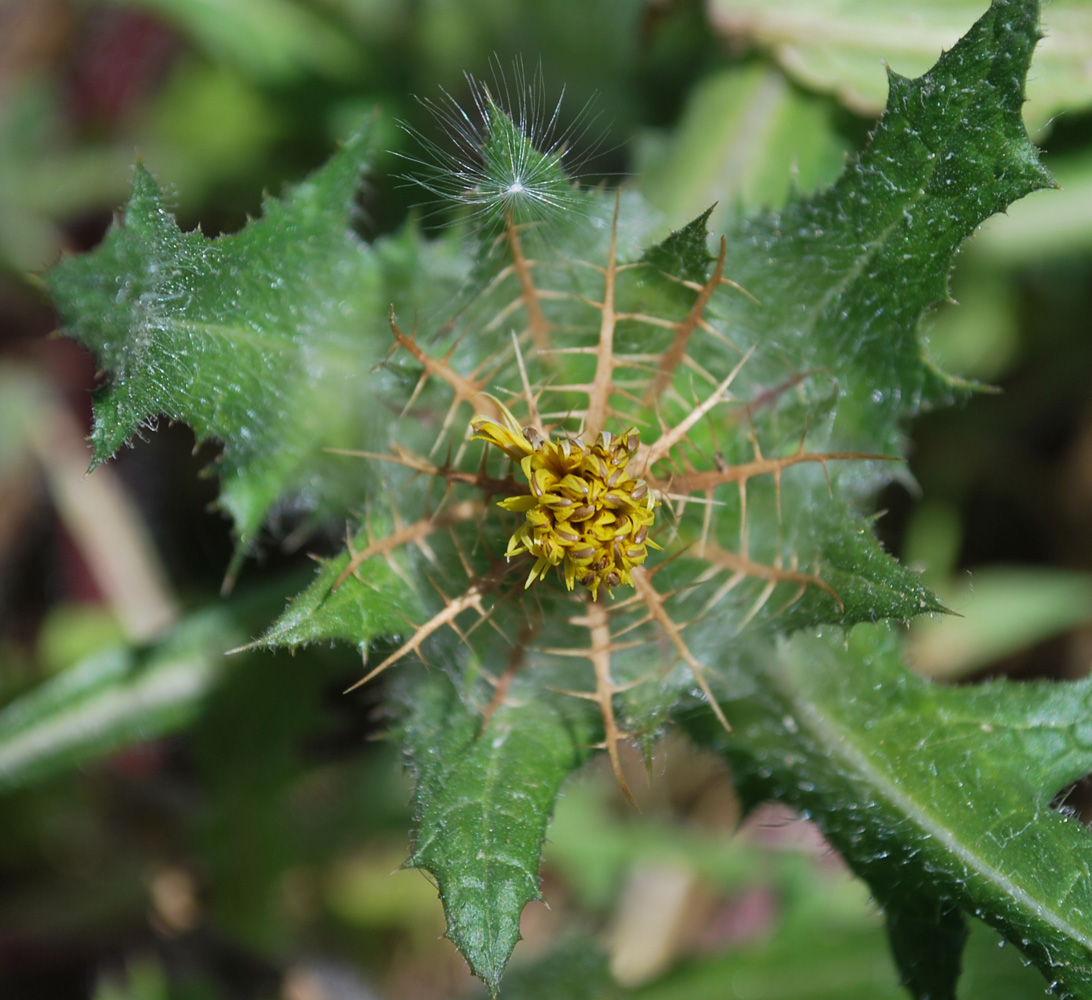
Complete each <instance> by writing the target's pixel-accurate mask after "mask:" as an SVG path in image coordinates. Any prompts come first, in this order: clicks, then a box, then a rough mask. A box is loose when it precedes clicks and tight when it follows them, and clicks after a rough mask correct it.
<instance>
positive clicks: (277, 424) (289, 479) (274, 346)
mask: <svg viewBox="0 0 1092 1000" xmlns="http://www.w3.org/2000/svg"><path fill="white" fill-rule="evenodd" d="M369 155H370V145H369V140H368V138H367V134H366V133H362V134H360V135H358V136H356V137H354V138H353V139H351V140H349V142H347V143H346V144H345V146H344V147H343V148H342V149H341V150H340V151H339V152H338V153H337V155H336V156H334V157H333V158H332V159H331V160H330V162H329V163H328V164H327V165H326V166H325V167H323V168H322V169H321V170H319V171H317V172H316V173H315V174H314V175H313V176H312V177H311V178H310V179H308V180H307V181H305V182H303V183H301V184H299V185H297V186H295V187H294V188H292V189H291V190H290V191H289V192H288V194H287V195H286V197H285V198H284V199H283V200H276V199H268V200H267V201H266V205H265V213H264V216H263V218H262V219H260V220H258V221H255V222H251V223H250V224H249V225H247V227H246V228H245V229H244V230H243V231H242V232H239V233H236V234H233V235H229V236H222V237H220V238H218V239H214V240H209V239H206V238H205V237H204V236H203V235H202V234H201V233H200V232H190V233H183V232H181V231H180V230H179V228H178V226H177V224H176V223H175V221H174V218H173V217H172V216H171V215H170V213H169V212H168V211H167V206H166V202H165V199H164V196H163V194H162V192H161V191H160V190H159V188H158V186H157V185H156V183H155V181H154V180H153V179H152V177H151V176H150V175H149V174H148V173H147V172H146V171H145V170H143V169H142V168H141V167H139V166H138V167H137V172H136V178H135V181H134V187H133V196H132V198H131V199H130V201H129V204H128V206H127V207H126V209H125V211H124V213H123V215H122V216H121V217H120V218H119V219H118V220H117V221H116V222H115V223H114V225H113V226H112V227H111V229H110V231H109V232H108V233H107V235H106V238H105V240H104V241H103V243H102V245H101V246H100V247H99V248H98V249H97V250H95V251H94V252H92V253H90V254H85V255H82V256H79V257H70V258H67V259H65V260H63V261H62V262H61V263H60V264H58V265H57V267H55V268H54V269H53V270H52V271H51V272H49V274H48V275H47V281H48V284H49V288H50V292H51V293H52V295H53V298H54V301H55V303H56V305H57V309H58V311H59V312H60V315H61V325H62V329H63V330H64V332H65V333H66V334H67V335H69V336H71V337H73V338H74V339H76V340H78V341H79V342H80V343H82V344H83V345H84V346H86V347H88V348H89V349H90V350H91V351H92V352H93V353H94V354H95V357H96V360H97V362H98V364H99V365H100V367H101V368H103V369H105V370H106V372H107V375H108V378H107V382H106V384H105V385H104V386H103V387H102V388H101V389H100V390H99V391H98V392H97V393H96V397H95V423H94V428H93V431H92V435H91V441H92V444H93V446H94V464H98V463H99V462H102V461H104V460H105V459H107V458H109V457H110V456H111V455H112V454H113V453H114V452H115V451H116V450H117V449H118V448H119V447H120V446H121V445H122V444H124V443H125V442H126V441H127V440H128V439H129V438H130V436H131V435H132V434H134V433H136V432H138V431H139V430H141V429H142V428H146V427H150V426H154V423H155V420H156V418H157V416H158V415H160V414H163V415H166V416H167V417H169V418H170V419H172V420H183V421H185V422H186V423H188V424H189V425H190V426H191V427H192V428H193V429H194V432H195V433H196V435H197V437H198V439H199V440H205V439H209V438H215V439H218V440H220V441H222V442H223V443H224V449H223V454H222V456H221V458H220V460H219V474H220V477H221V480H222V492H221V498H220V503H221V504H222V506H223V507H224V508H225V509H226V510H227V511H229V512H230V514H231V515H232V518H233V520H234V522H235V526H236V530H237V532H238V536H239V540H240V542H241V543H242V544H243V545H247V544H249V543H250V542H251V541H252V540H253V538H254V536H255V533H256V532H257V530H258V528H259V526H260V525H261V524H262V522H263V520H264V519H265V518H266V516H267V515H268V513H269V511H270V508H271V507H272V506H273V504H274V503H275V502H277V501H278V500H279V499H281V498H282V497H284V496H285V495H286V494H287V495H289V496H291V497H293V501H294V504H295V506H297V507H298V508H301V509H303V510H304V511H307V510H313V509H315V508H318V509H320V510H323V511H326V512H330V511H334V510H344V509H345V506H346V505H347V504H351V503H352V502H355V500H354V498H359V497H360V496H361V486H362V484H361V481H360V480H361V476H360V465H359V463H352V462H350V461H348V460H347V459H345V458H343V457H335V456H332V455H328V454H325V453H324V452H323V450H322V449H323V448H324V447H331V446H333V447H343V448H344V447H361V446H366V445H367V444H368V443H369V441H368V434H367V433H366V431H365V428H367V427H368V426H369V424H370V425H371V426H375V424H376V422H377V421H378V420H379V417H380V414H381V412H382V411H378V410H377V409H376V407H377V405H378V404H377V402H376V399H375V394H374V392H368V391H367V389H366V383H367V381H368V379H367V377H366V376H367V375H368V374H369V372H370V370H371V368H372V367H373V366H374V365H375V364H376V363H377V362H378V361H380V360H382V357H383V355H384V354H385V352H386V349H387V347H388V344H389V333H388V331H387V330H386V329H385V328H384V323H383V319H382V317H383V314H384V311H385V308H386V303H384V302H383V301H382V298H381V297H379V296H378V295H377V292H378V289H377V288H376V283H377V276H376V270H377V269H376V266H375V264H374V263H373V262H372V259H371V258H370V257H369V255H368V254H367V253H366V252H365V248H364V246H363V244H361V242H360V241H359V239H358V238H357V237H356V236H355V234H354V233H353V232H352V230H351V229H350V228H349V220H350V215H351V209H352V203H353V199H354V197H355V193H356V190H357V185H358V182H359V176H360V171H361V169H362V168H363V166H364V164H365V163H366V161H367V158H368V156H369ZM369 415H370V419H369Z"/></svg>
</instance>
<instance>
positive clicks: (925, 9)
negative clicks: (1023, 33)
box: [710, 0, 1092, 130]
mask: <svg viewBox="0 0 1092 1000" xmlns="http://www.w3.org/2000/svg"><path fill="white" fill-rule="evenodd" d="M983 6H984V0H958V2H955V3H953V2H951V0H925V2H917V3H914V4H909V3H884V2H882V0H873V2H869V3H859V2H853V0H788V2H783V3H779V4H777V5H776V6H772V5H770V4H768V3H765V2H764V0H714V2H713V3H712V4H711V5H710V18H711V20H712V22H713V25H714V27H715V28H716V30H717V31H718V32H719V33H720V34H721V35H722V36H723V37H725V38H726V39H730V40H732V41H734V42H737V43H738V41H739V40H744V41H750V42H753V43H755V44H757V45H759V46H761V47H762V48H764V49H768V50H769V51H770V52H771V54H772V55H773V56H774V57H775V58H776V59H777V61H778V63H779V64H780V65H781V67H782V68H783V69H784V70H785V71H786V72H788V73H789V74H790V75H791V76H793V77H795V78H796V79H797V80H799V81H800V82H801V83H803V84H804V85H805V86H808V87H812V88H814V89H816V90H819V91H822V92H824V93H833V94H835V95H836V96H837V97H838V99H839V100H841V101H842V102H844V103H845V104H847V105H848V106H849V107H851V108H853V109H854V110H856V111H860V112H861V113H862V114H876V113H878V112H879V111H880V110H881V109H882V108H883V105H884V99H885V98H886V96H887V81H886V79H885V78H884V73H883V66H884V63H885V62H886V63H889V64H890V65H891V67H893V68H894V69H895V70H897V71H898V72H899V73H902V74H905V75H908V76H913V75H917V74H919V73H923V72H924V71H925V70H926V69H928V67H929V66H930V65H932V63H933V62H934V61H935V60H936V58H937V57H938V56H939V55H940V54H941V52H942V51H944V50H946V49H950V48H951V47H952V46H953V45H954V44H955V43H956V41H958V39H959V37H960V35H961V34H962V33H963V31H964V29H965V26H966V24H967V22H968V21H971V20H973V19H974V18H976V17H978V16H980V15H981V13H982V8H983ZM1045 36H1046V37H1045V38H1044V40H1043V42H1042V44H1041V45H1040V46H1039V53H1038V55H1037V57H1036V60H1035V67H1036V72H1035V79H1034V81H1033V83H1032V86H1031V87H1030V88H1029V93H1028V97H1029V104H1028V108H1027V110H1026V112H1025V119H1026V120H1027V122H1028V124H1029V126H1030V127H1031V128H1032V129H1033V130H1040V129H1042V128H1043V127H1044V126H1045V125H1046V124H1047V122H1048V121H1049V120H1050V118H1051V117H1052V116H1053V115H1055V114H1057V113H1058V112H1059V111H1065V110H1078V109H1082V108H1085V107H1088V106H1089V105H1090V104H1092V78H1090V77H1089V75H1088V71H1087V66H1086V57H1087V54H1088V51H1089V48H1090V47H1092V9H1090V8H1089V6H1088V5H1087V4H1086V3H1084V2H1083V0H1055V2H1053V3H1051V4H1050V5H1049V7H1048V8H1047V15H1046V18H1045Z"/></svg>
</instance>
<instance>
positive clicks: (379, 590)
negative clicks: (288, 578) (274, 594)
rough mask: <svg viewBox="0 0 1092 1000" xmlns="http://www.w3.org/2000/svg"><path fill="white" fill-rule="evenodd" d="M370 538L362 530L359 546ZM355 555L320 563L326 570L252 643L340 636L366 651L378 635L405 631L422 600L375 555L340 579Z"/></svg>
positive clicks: (294, 644)
mask: <svg viewBox="0 0 1092 1000" xmlns="http://www.w3.org/2000/svg"><path fill="white" fill-rule="evenodd" d="M369 540H370V539H369V536H368V535H367V533H366V532H361V533H360V534H358V535H357V537H356V538H355V539H354V540H353V546H354V549H355V550H362V549H364V548H365V547H366V546H367V545H368V543H369ZM349 559H350V555H349V553H348V552H344V553H342V554H341V555H340V556H338V557H337V558H335V559H322V560H320V561H319V566H320V569H319V571H318V573H317V574H316V576H315V579H314V580H313V581H312V583H311V584H310V586H308V587H307V589H306V590H304V591H303V592H302V593H300V594H299V595H298V596H296V597H295V598H293V599H292V600H291V601H290V602H289V605H288V607H287V608H286V609H285V611H284V614H282V615H281V616H280V618H278V619H277V621H276V623H275V624H274V625H273V626H271V627H270V628H269V629H268V630H266V632H265V633H264V634H263V635H262V636H261V638H259V639H258V640H257V641H256V642H254V643H253V644H252V645H253V646H254V647H265V648H268V649H272V648H276V647H287V648H289V649H295V648H296V647H297V646H302V645H306V644H307V643H311V642H323V641H326V640H329V639H340V640H342V641H343V642H350V643H353V644H354V645H356V646H359V647H360V648H361V649H362V650H366V649H367V646H368V643H369V642H370V641H371V640H372V639H374V638H376V637H377V636H382V635H390V634H392V633H394V632H399V631H401V630H402V629H403V628H404V627H405V624H406V619H405V618H403V617H402V615H403V614H404V613H405V612H406V611H408V610H409V609H410V608H413V607H415V605H416V603H417V601H416V598H415V596H414V595H413V594H412V592H411V591H410V590H409V588H408V587H407V585H406V584H405V582H404V581H403V580H402V579H401V578H399V577H398V575H397V574H396V573H395V571H394V569H393V568H392V567H391V565H390V564H389V563H385V562H382V561H381V560H378V559H371V560H368V561H367V562H365V563H364V565H363V566H361V567H359V568H358V569H357V570H356V572H355V573H353V574H350V575H349V576H347V577H346V579H345V580H344V582H342V583H341V584H340V585H339V586H335V585H337V584H338V581H339V579H340V577H341V575H342V573H343V571H344V570H345V567H346V566H347V565H348V563H349Z"/></svg>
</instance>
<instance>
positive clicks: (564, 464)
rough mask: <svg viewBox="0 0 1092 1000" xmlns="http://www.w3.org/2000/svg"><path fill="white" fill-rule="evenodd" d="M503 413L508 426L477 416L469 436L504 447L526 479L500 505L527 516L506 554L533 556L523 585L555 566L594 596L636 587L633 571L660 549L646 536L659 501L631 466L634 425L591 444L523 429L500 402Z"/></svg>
mask: <svg viewBox="0 0 1092 1000" xmlns="http://www.w3.org/2000/svg"><path fill="white" fill-rule="evenodd" d="M498 405H499V404H498ZM501 412H502V414H503V417H504V425H501V424H498V423H497V422H496V421H494V420H492V419H490V418H489V417H485V416H476V417H475V418H474V419H473V420H472V421H471V422H470V429H471V430H472V431H473V435H472V437H471V440H475V441H486V442H488V443H489V444H492V445H494V446H496V447H497V448H500V450H501V451H503V452H504V453H505V454H506V455H508V456H509V458H512V459H514V460H515V461H517V462H518V463H519V465H520V468H521V469H522V470H523V474H524V476H526V477H527V483H528V486H529V487H530V492H529V493H527V494H523V495H520V496H513V497H509V498H508V499H507V500H502V501H501V502H500V504H499V506H501V507H503V508H504V509H505V510H512V511H518V512H521V513H524V514H526V519H525V520H524V522H523V524H521V525H520V526H519V528H518V529H516V532H515V533H514V534H513V535H512V537H511V538H510V539H509V540H508V549H507V551H506V552H505V556H507V557H508V558H509V559H510V558H512V557H513V556H518V555H521V554H523V553H524V552H526V553H529V554H530V555H531V556H533V557H534V559H535V563H534V565H533V566H532V567H531V572H530V574H529V575H528V577H527V583H526V586H528V587H529V586H531V584H532V583H534V582H535V580H537V579H540V578H541V577H543V576H545V575H546V570H547V569H548V568H549V567H550V566H556V567H558V570H559V572H560V573H561V575H562V576H563V577H564V579H565V586H566V587H568V589H569V590H572V589H573V586H574V584H576V583H578V582H579V583H582V584H583V585H584V586H585V587H587V588H588V589H589V590H590V591H591V595H592V600H595V599H597V598H598V596H599V588H600V587H604V588H606V590H607V592H608V593H609V592H610V591H611V590H612V589H613V588H614V587H617V586H618V585H619V584H623V583H624V584H626V585H627V586H630V587H632V586H633V578H632V577H631V576H630V571H631V570H632V569H633V567H634V566H640V565H641V564H642V563H643V562H644V561H645V559H646V557H647V556H648V550H649V548H654V549H658V548H660V546H659V545H657V544H656V543H655V542H653V541H651V540H650V539H649V537H648V533H649V530H650V528H651V527H652V523H653V521H654V520H655V518H656V514H655V509H656V507H658V506H659V503H658V501H657V500H656V498H655V496H654V495H653V494H652V492H651V491H650V490H649V488H648V484H647V483H646V482H645V481H644V480H643V479H637V478H635V477H634V476H632V475H631V474H630V473H629V472H627V471H626V464H627V463H628V462H629V460H630V458H631V457H632V455H633V453H634V452H635V451H636V450H637V444H638V434H637V429H636V428H635V427H631V428H630V429H629V430H628V431H626V432H625V433H624V434H619V435H615V434H611V433H610V431H601V432H600V434H599V436H598V437H597V438H596V441H595V444H593V445H591V446H588V445H586V444H584V442H583V440H582V439H581V438H580V436H579V435H576V436H573V437H563V438H560V439H559V440H557V441H551V440H550V439H549V438H547V437H546V436H545V435H544V434H543V433H542V432H541V431H539V430H537V429H536V428H534V427H526V428H521V427H520V426H519V424H518V422H517V421H516V419H515V417H513V416H512V414H511V413H509V412H508V410H507V409H505V408H504V407H503V406H501Z"/></svg>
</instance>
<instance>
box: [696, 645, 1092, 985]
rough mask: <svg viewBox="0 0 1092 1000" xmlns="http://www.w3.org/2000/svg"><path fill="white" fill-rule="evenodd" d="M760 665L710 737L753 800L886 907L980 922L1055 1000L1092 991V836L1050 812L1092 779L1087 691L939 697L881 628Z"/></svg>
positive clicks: (1090, 689)
mask: <svg viewBox="0 0 1092 1000" xmlns="http://www.w3.org/2000/svg"><path fill="white" fill-rule="evenodd" d="M750 667H751V669H753V670H755V671H757V672H758V673H759V675H760V676H761V678H762V679H761V680H760V681H759V682H758V683H757V687H756V689H755V694H754V695H753V696H750V697H746V698H744V699H741V700H739V701H736V702H734V703H732V704H730V705H726V706H725V711H726V712H728V714H729V716H730V717H731V718H732V719H733V723H734V727H735V731H734V734H733V736H732V737H731V738H730V739H723V738H722V734H719V733H716V732H715V731H714V729H713V728H712V727H709V726H706V727H704V728H705V733H706V738H707V739H708V738H710V737H711V738H712V739H713V740H714V741H715V742H718V743H721V744H723V745H724V747H725V750H726V752H727V755H728V758H729V761H730V763H731V766H732V769H733V773H734V774H735V775H736V777H737V780H738V784H739V788H740V792H741V794H742V795H743V796H744V798H745V800H746V801H748V802H752V803H753V802H758V801H761V800H763V799H766V798H777V799H780V800H782V801H784V802H787V803H789V804H791V805H792V806H794V807H795V808H797V809H799V810H800V811H802V812H804V813H805V814H806V815H810V816H811V817H812V818H814V819H815V820H816V822H817V823H818V824H819V825H820V827H821V828H822V829H823V831H824V833H825V834H826V836H827V837H828V839H829V840H830V841H831V843H832V844H834V846H835V847H837V848H838V850H839V851H840V852H841V854H842V855H843V857H845V858H846V860H847V861H848V863H849V864H850V866H851V867H852V868H853V869H854V870H855V871H856V872H857V873H858V874H859V875H861V876H862V877H863V878H864V879H865V880H866V881H867V882H868V884H869V886H870V887H871V888H872V891H873V893H874V895H875V896H876V898H877V900H878V901H879V902H880V904H881V905H884V906H886V905H888V904H889V903H890V904H891V905H894V906H896V907H901V906H904V905H906V904H907V903H908V902H910V901H916V902H914V903H913V905H918V906H922V905H925V903H926V901H928V900H932V901H934V902H935V904H936V905H937V907H938V909H945V910H948V909H953V908H959V909H960V910H962V911H964V912H965V913H967V914H968V915H974V916H979V917H981V918H982V919H984V920H987V921H988V922H989V923H990V924H992V925H993V926H995V927H996V928H998V929H999V930H1000V931H1001V933H1002V934H1003V935H1004V936H1005V937H1006V938H1007V939H1008V940H1009V941H1010V942H1012V943H1014V944H1016V945H1017V946H1018V947H1019V948H1021V949H1022V950H1023V951H1024V952H1025V954H1026V955H1027V956H1028V957H1029V958H1030V959H1031V960H1032V961H1033V962H1034V963H1035V964H1036V965H1037V966H1038V967H1039V968H1040V970H1041V971H1042V972H1043V973H1044V975H1045V976H1046V977H1047V981H1048V982H1049V983H1051V984H1052V985H1053V988H1054V990H1055V992H1056V993H1058V994H1059V995H1060V996H1073V997H1083V996H1087V995H1089V990H1090V984H1092V970H1090V968H1089V966H1088V963H1087V956H1088V953H1089V948H1090V947H1092V878H1090V873H1092V840H1090V839H1089V832H1088V830H1087V829H1086V828H1085V827H1084V826H1083V825H1082V824H1081V823H1080V822H1079V821H1077V820H1076V819H1073V818H1072V817H1069V816H1065V815H1061V814H1059V813H1057V812H1055V811H1053V810H1051V809H1050V808H1049V804H1050V801H1051V799H1052V798H1053V797H1054V795H1055V794H1056V793H1057V792H1058V791H1059V790H1060V789H1061V788H1063V787H1064V786H1065V785H1067V784H1068V783H1070V782H1072V781H1074V780H1076V779H1077V778H1079V777H1081V776H1082V775H1084V774H1086V773H1087V772H1088V771H1089V770H1092V725H1090V724H1089V722H1088V720H1089V718H1090V710H1092V681H1087V680H1086V681H1081V682H1077V683H1072V684H1060V683H1039V684H1014V683H995V684H988V685H983V686H981V687H976V688H940V687H934V686H932V685H930V684H929V683H927V682H925V681H922V680H920V679H918V678H916V677H914V676H913V675H911V674H909V673H908V672H907V671H906V670H905V668H904V667H903V666H902V665H901V663H900V661H899V647H898V642H897V640H896V638H895V636H894V635H893V634H892V633H890V632H888V631H887V630H886V629H885V628H882V627H878V626H877V627H874V626H858V627H857V628H856V629H854V630H853V632H852V633H851V635H850V636H849V639H848V643H847V641H846V640H845V639H844V638H842V637H841V636H836V637H831V638H819V637H814V638H807V637H804V636H799V637H797V638H796V640H795V641H794V642H793V643H792V645H791V646H789V645H786V646H784V647H783V649H782V650H781V655H780V656H779V657H777V658H762V659H761V660H760V661H758V660H756V661H753V662H752V663H751V664H750ZM903 943H904V944H905V943H906V941H905V939H904V941H903ZM903 957H904V959H905V958H906V955H905V954H904V956H903ZM927 960H928V957H927V956H923V961H927ZM919 995H924V994H919Z"/></svg>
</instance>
